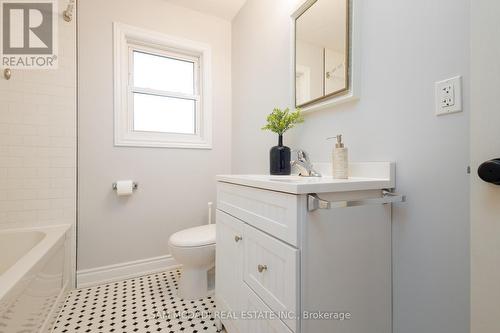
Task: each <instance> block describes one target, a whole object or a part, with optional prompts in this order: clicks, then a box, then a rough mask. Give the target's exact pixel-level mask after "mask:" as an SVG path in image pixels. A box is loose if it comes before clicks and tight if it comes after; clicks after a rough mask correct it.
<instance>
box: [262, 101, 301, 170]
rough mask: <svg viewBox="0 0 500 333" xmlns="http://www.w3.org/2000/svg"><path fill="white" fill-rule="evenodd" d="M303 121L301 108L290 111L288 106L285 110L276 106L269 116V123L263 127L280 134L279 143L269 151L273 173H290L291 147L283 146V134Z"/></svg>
mask: <svg viewBox="0 0 500 333" xmlns="http://www.w3.org/2000/svg"><path fill="white" fill-rule="evenodd" d="M302 122H304V117H303V116H302V113H301V112H300V109H296V110H295V111H294V112H290V110H289V109H288V108H286V109H285V110H281V109H278V108H275V109H274V110H273V112H271V113H270V114H269V115H268V116H267V124H266V125H265V126H264V127H262V129H263V130H268V131H271V132H274V133H277V134H278V145H277V146H274V147H272V148H271V151H270V152H269V159H270V160H269V162H270V172H271V175H284V176H286V175H289V174H290V172H291V166H290V148H288V147H286V146H283V134H284V133H285V132H286V131H288V130H289V129H291V128H293V127H295V125H296V124H299V123H302Z"/></svg>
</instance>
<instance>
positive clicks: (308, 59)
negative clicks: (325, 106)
mask: <svg viewBox="0 0 500 333" xmlns="http://www.w3.org/2000/svg"><path fill="white" fill-rule="evenodd" d="M349 7H350V6H349V0H309V1H307V2H306V3H305V4H304V5H303V6H302V7H301V9H300V11H299V13H297V14H296V15H295V41H294V45H295V64H294V65H295V66H294V67H295V68H294V69H295V105H296V106H297V107H301V108H303V107H307V106H310V105H313V104H317V103H320V102H322V101H325V100H327V99H332V98H334V97H336V96H341V95H343V94H346V93H347V92H348V91H349V84H350V78H349V73H350V70H349V69H350V62H349V61H350V57H349V49H350V45H349V44H350V38H349V37H350V31H349V17H350V11H349Z"/></svg>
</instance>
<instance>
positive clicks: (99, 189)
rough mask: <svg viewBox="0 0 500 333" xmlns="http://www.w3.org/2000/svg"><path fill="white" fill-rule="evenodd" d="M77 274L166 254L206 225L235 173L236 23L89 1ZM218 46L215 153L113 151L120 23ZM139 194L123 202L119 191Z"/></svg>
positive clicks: (84, 5) (163, 7)
mask: <svg viewBox="0 0 500 333" xmlns="http://www.w3.org/2000/svg"><path fill="white" fill-rule="evenodd" d="M79 10H80V12H79V108H80V109H79V130H80V132H79V226H78V227H79V229H78V231H79V233H78V236H79V238H78V269H79V270H82V269H89V268H95V267H100V266H105V265H111V264H119V263H123V262H128V261H133V260H140V259H145V258H151V257H156V256H162V255H166V254H168V253H169V249H168V244H167V242H168V238H169V236H170V235H171V234H172V233H174V232H176V231H178V230H180V229H183V228H187V227H192V226H196V225H201V224H204V223H206V221H207V211H206V209H207V208H206V207H207V202H208V201H215V178H214V176H215V175H216V174H219V173H227V172H229V170H230V144H231V142H230V134H231V133H230V132H231V119H230V101H231V69H230V66H229V64H230V62H231V37H230V36H231V26H230V23H229V22H227V21H224V20H221V19H218V18H215V17H211V16H207V15H204V14H201V13H198V12H195V11H191V10H189V9H186V8H182V7H178V6H175V5H171V4H169V3H167V2H166V1H163V0H147V1H133V0H127V1H123V0H107V1H99V0H85V1H82V2H81V3H80V8H79ZM113 21H118V22H122V23H125V24H130V25H134V26H137V27H140V28H144V29H149V30H153V31H157V32H160V33H165V34H169V35H175V36H179V37H183V38H187V39H191V40H195V41H200V42H203V43H207V44H210V45H211V47H212V57H213V62H212V73H213V124H214V125H213V126H214V128H213V133H214V136H213V149H212V150H192V149H191V150H190V149H163V148H127V147H114V146H113V70H112V68H113V62H112V61H113V60H112V59H113V57H112V45H113V44H112V22H113ZM119 179H133V180H135V181H137V182H138V183H139V189H138V190H137V191H136V193H135V194H134V195H133V196H131V197H129V198H120V199H118V198H117V197H116V195H115V194H114V192H113V191H112V190H111V184H112V183H113V182H114V181H116V180H119Z"/></svg>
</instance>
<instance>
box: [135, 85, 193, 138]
mask: <svg viewBox="0 0 500 333" xmlns="http://www.w3.org/2000/svg"><path fill="white" fill-rule="evenodd" d="M134 131H146V132H164V133H183V134H194V133H195V101H194V100H190V99H181V98H171V97H163V96H155V95H147V94H139V93H134Z"/></svg>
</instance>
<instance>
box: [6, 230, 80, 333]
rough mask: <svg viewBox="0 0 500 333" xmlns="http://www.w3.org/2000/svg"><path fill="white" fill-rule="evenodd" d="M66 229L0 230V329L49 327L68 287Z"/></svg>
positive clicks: (40, 329)
mask: <svg viewBox="0 0 500 333" xmlns="http://www.w3.org/2000/svg"><path fill="white" fill-rule="evenodd" d="M69 230H70V226H68V225H62V226H53V227H44V228H30V229H11V230H0V333H16V332H26V333H27V332H47V331H49V330H50V329H51V326H52V323H53V321H54V319H55V318H54V316H56V315H57V308H58V305H59V303H60V302H61V301H62V300H64V295H65V292H66V291H67V288H68V281H69V279H68V278H69V276H68V275H69V274H68V272H69V255H68V253H69V252H68V251H69V246H68V239H69V233H68V231H69Z"/></svg>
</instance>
